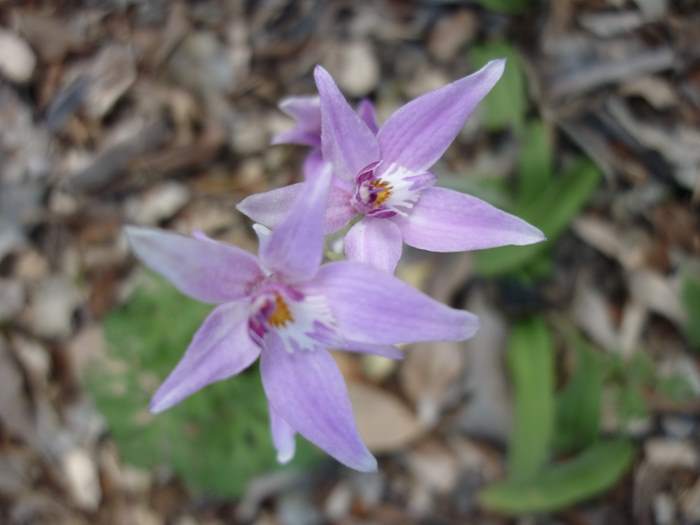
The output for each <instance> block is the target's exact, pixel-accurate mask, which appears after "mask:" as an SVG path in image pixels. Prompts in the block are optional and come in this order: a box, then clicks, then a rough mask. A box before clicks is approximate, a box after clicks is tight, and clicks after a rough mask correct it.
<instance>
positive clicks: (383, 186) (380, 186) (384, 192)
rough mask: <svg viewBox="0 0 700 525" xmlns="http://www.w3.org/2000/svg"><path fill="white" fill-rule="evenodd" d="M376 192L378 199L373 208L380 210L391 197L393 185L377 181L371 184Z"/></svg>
mask: <svg viewBox="0 0 700 525" xmlns="http://www.w3.org/2000/svg"><path fill="white" fill-rule="evenodd" d="M369 184H370V186H371V187H372V189H373V190H374V191H376V192H377V193H376V195H377V198H376V199H375V201H374V202H373V203H372V206H373V207H375V208H378V207H379V206H381V205H382V204H383V203H384V202H385V201H386V200H387V199H388V198H389V197H391V190H392V187H391V184H389V183H388V182H387V181H385V180H382V179H376V180H373V181H372V182H370V183H369Z"/></svg>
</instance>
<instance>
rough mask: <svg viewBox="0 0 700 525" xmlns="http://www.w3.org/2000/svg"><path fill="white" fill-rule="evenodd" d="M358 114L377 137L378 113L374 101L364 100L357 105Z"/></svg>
mask: <svg viewBox="0 0 700 525" xmlns="http://www.w3.org/2000/svg"><path fill="white" fill-rule="evenodd" d="M357 114H358V115H360V118H361V119H362V121H363V122H364V123H365V124H367V127H368V128H369V129H370V130H371V131H372V133H374V134H375V135H376V134H377V132H378V131H379V126H378V125H377V112H376V111H375V109H374V104H372V101H371V100H369V99H366V98H363V99H362V100H361V101H360V103H359V104H358V105H357Z"/></svg>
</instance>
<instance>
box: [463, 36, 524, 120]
mask: <svg viewBox="0 0 700 525" xmlns="http://www.w3.org/2000/svg"><path fill="white" fill-rule="evenodd" d="M495 58H505V59H506V69H505V72H504V73H503V76H502V77H501V79H500V80H499V81H498V83H497V84H496V85H495V86H494V88H493V89H492V90H491V92H490V93H489V94H488V95H487V96H486V98H485V99H484V101H483V102H482V103H481V105H480V108H481V109H480V110H479V111H481V112H482V113H483V116H484V125H485V126H486V127H487V128H488V129H489V130H500V129H503V128H506V127H508V126H512V127H513V128H514V129H515V130H519V129H520V128H522V126H523V122H524V119H525V112H526V111H527V94H526V91H525V77H524V75H523V71H522V69H523V68H522V63H521V60H520V56H519V55H518V52H517V51H516V50H515V49H514V48H513V47H511V46H510V45H509V44H507V43H506V42H502V41H500V42H489V43H486V44H481V45H479V46H475V47H474V48H473V49H472V51H471V62H472V63H473V64H474V66H475V67H482V66H484V65H486V63H487V62H489V61H490V60H493V59H495Z"/></svg>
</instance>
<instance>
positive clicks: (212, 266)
mask: <svg viewBox="0 0 700 525" xmlns="http://www.w3.org/2000/svg"><path fill="white" fill-rule="evenodd" d="M125 230H126V236H127V238H128V239H129V244H131V247H132V249H133V250H134V253H135V254H136V255H137V256H138V258H139V259H141V260H142V261H143V262H144V263H145V264H146V266H148V267H149V268H151V269H152V270H154V271H156V272H158V273H160V274H161V275H163V276H164V277H165V278H167V279H168V280H169V281H170V282H171V283H173V284H174V285H175V287H176V288H177V289H178V290H180V291H181V292H182V293H184V294H186V295H189V296H190V297H193V298H194V299H197V300H198V301H202V302H205V303H214V304H218V303H225V302H229V301H235V300H237V299H241V298H242V297H245V296H246V295H247V293H248V286H249V285H250V283H252V282H254V281H256V280H257V279H259V278H260V277H261V276H262V271H261V270H260V267H259V265H258V261H257V259H256V258H255V257H254V256H253V255H251V254H250V253H248V252H246V251H244V250H241V249H240V248H236V247H235V246H229V245H227V244H224V243H221V242H218V241H215V240H212V239H208V238H207V239H203V238H201V236H200V238H195V237H186V236H184V235H179V234H177V233H170V232H166V231H162V230H155V229H151V228H140V227H136V226H127V227H126V228H125Z"/></svg>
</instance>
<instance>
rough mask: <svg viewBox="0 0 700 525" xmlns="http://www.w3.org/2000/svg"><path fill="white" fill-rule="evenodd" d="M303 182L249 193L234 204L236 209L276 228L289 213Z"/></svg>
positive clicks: (300, 192) (265, 224)
mask: <svg viewBox="0 0 700 525" xmlns="http://www.w3.org/2000/svg"><path fill="white" fill-rule="evenodd" d="M303 188H304V183H303V182H298V183H296V184H290V185H289V186H283V187H281V188H276V189H274V190H270V191H266V192H263V193H255V194H253V195H249V196H248V197H246V198H245V199H243V200H242V201H241V202H239V203H238V204H237V205H236V209H237V210H238V211H240V212H241V213H242V214H243V215H246V216H248V217H249V218H250V219H252V220H253V221H255V222H258V223H260V224H262V225H264V226H267V227H268V228H276V227H277V226H278V225H279V224H280V223H281V222H282V221H283V220H284V218H285V217H286V216H287V215H289V210H291V208H292V205H293V204H294V201H296V200H297V198H298V197H299V195H301V194H302V191H303Z"/></svg>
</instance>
